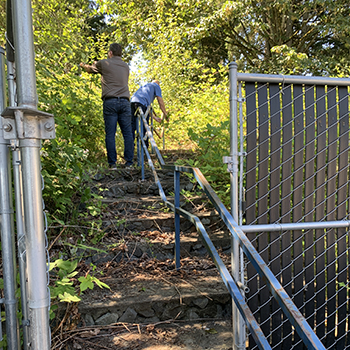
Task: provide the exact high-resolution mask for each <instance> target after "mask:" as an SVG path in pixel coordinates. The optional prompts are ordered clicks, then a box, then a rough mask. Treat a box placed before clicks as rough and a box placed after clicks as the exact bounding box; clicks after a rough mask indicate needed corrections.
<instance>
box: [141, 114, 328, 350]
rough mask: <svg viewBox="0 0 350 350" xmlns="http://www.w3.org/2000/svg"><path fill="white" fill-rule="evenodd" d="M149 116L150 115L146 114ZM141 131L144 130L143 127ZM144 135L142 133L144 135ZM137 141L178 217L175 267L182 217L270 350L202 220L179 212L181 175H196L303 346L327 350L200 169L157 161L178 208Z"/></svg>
mask: <svg viewBox="0 0 350 350" xmlns="http://www.w3.org/2000/svg"><path fill="white" fill-rule="evenodd" d="M139 115H140V117H141V119H142V121H143V123H141V125H142V126H143V127H145V129H146V137H148V139H149V141H150V143H151V147H152V149H153V150H154V151H155V152H156V154H157V157H158V155H160V152H159V150H158V148H157V145H156V143H155V141H154V138H153V135H152V132H151V130H150V128H149V126H148V124H147V121H146V118H145V115H144V114H143V112H142V110H141V109H139ZM146 115H147V114H146ZM141 131H142V127H141ZM141 135H143V133H141ZM138 139H139V140H140V141H141V144H142V148H143V149H144V150H145V153H146V156H147V158H148V164H149V165H150V167H151V169H152V171H153V174H154V177H155V181H156V184H157V186H158V189H159V193H160V196H161V198H162V200H163V201H164V202H165V204H166V205H167V207H168V208H170V209H171V210H172V211H173V212H174V213H175V261H176V267H177V268H179V258H180V257H179V253H180V247H179V243H180V225H179V224H180V222H179V217H180V215H181V216H183V217H184V218H186V219H187V220H189V221H190V222H192V223H193V224H194V225H195V226H196V229H197V232H198V233H199V234H200V235H201V237H202V239H203V241H204V244H205V246H206V248H207V251H208V253H209V255H210V256H211V258H212V259H213V261H214V263H215V265H216V267H217V268H218V270H219V273H220V276H221V278H222V279H223V282H224V284H225V286H226V288H227V289H228V291H229V293H230V295H231V297H232V299H233V300H234V302H235V304H236V306H237V308H238V309H239V311H240V314H241V315H242V317H243V319H244V320H245V322H246V325H247V327H248V329H249V331H250V332H251V334H252V337H253V338H254V340H255V342H256V344H257V345H258V347H259V348H260V349H271V347H270V345H269V343H268V341H267V339H266V337H265V336H264V334H263V332H262V330H261V328H260V326H259V324H258V323H257V321H256V320H255V318H254V315H253V314H252V312H251V310H250V309H249V307H248V305H247V303H246V301H245V298H244V296H243V295H242V294H241V292H240V289H239V288H238V286H237V283H236V282H235V281H234V279H233V277H232V276H231V274H230V273H229V271H228V270H227V268H226V266H225V265H224V264H223V262H222V260H221V258H220V256H219V254H218V252H217V250H216V248H215V246H214V245H213V243H212V241H211V240H210V238H209V235H208V233H207V232H206V230H205V228H204V226H203V224H202V223H201V221H200V219H199V218H198V217H197V216H195V215H193V214H191V213H189V212H187V211H185V210H183V209H182V208H180V201H179V193H180V177H179V173H180V172H186V173H191V174H193V175H194V177H195V179H196V180H197V182H198V183H199V185H200V186H201V187H202V189H203V190H204V192H205V193H206V195H207V196H208V198H209V199H210V201H211V202H212V204H213V205H214V207H215V209H216V210H217V212H218V213H219V216H220V217H221V219H222V220H223V221H224V223H225V224H226V226H227V228H228V229H229V231H230V232H231V234H232V237H233V238H234V239H235V240H236V241H237V242H238V243H239V245H240V247H241V248H242V250H243V251H244V253H245V254H246V256H247V257H248V259H249V260H250V261H251V262H252V264H253V266H254V267H255V269H256V270H257V272H258V274H259V276H260V277H262V278H263V279H264V280H265V281H266V284H267V287H268V288H269V290H270V292H271V294H272V295H273V297H274V298H275V299H276V301H277V303H278V304H279V306H280V307H281V309H282V311H283V312H284V314H285V315H286V316H287V317H288V319H289V321H290V322H291V324H292V325H293V327H294V328H295V330H296V331H297V333H298V335H299V336H300V338H301V339H302V341H303V342H304V344H305V345H306V346H307V348H308V349H313V350H325V347H324V345H323V344H322V342H321V341H320V340H319V338H318V337H317V336H316V334H315V333H314V331H313V330H312V328H311V327H310V325H309V324H308V323H307V321H306V319H305V318H304V316H303V315H302V314H301V313H300V311H299V310H298V309H297V307H296V306H295V304H294V303H293V301H292V299H291V298H290V297H289V295H288V294H287V292H286V291H285V290H284V289H283V287H282V286H281V284H280V283H279V281H278V280H277V278H276V277H275V276H274V275H273V273H272V272H271V270H270V269H269V267H268V266H267V265H266V263H265V262H264V260H263V259H262V258H261V256H260V255H259V253H258V252H257V250H256V249H255V248H254V246H253V245H252V243H251V242H250V241H249V239H248V238H247V236H246V235H245V234H244V232H243V231H242V229H241V228H240V227H239V225H238V224H237V222H235V220H234V219H233V217H232V215H231V214H230V213H229V211H228V210H227V209H226V207H225V206H224V204H223V203H222V202H221V200H220V199H219V197H218V196H217V194H216V193H215V191H214V190H213V189H212V187H211V186H210V184H209V183H208V181H207V180H206V178H205V177H204V175H203V174H202V172H201V171H200V170H199V169H198V168H192V167H183V166H175V165H167V164H165V163H164V160H163V158H162V157H161V155H160V157H159V158H158V161H159V163H160V165H161V168H162V169H169V170H173V171H174V177H175V181H174V187H175V205H173V204H172V203H170V202H169V201H168V200H167V199H166V196H165V194H164V191H163V188H162V186H161V183H160V181H159V178H158V175H157V172H156V170H155V168H154V165H153V162H152V159H151V157H150V155H149V152H148V150H147V148H146V145H145V142H144V139H143V138H142V137H138ZM141 162H142V163H143V157H142V159H141Z"/></svg>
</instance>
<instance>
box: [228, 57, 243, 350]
mask: <svg viewBox="0 0 350 350" xmlns="http://www.w3.org/2000/svg"><path fill="white" fill-rule="evenodd" d="M229 70H230V158H229V160H228V161H227V163H228V171H229V172H230V178H231V214H232V217H233V219H234V220H235V221H236V222H238V219H239V217H238V212H239V207H238V116H237V64H236V63H235V62H231V63H230V64H229ZM231 266H232V275H233V278H234V280H235V281H236V283H238V282H240V248H239V244H238V242H237V241H235V240H234V239H233V237H232V238H231ZM232 320H233V349H234V350H242V349H245V324H244V321H243V319H242V317H241V315H240V313H239V311H238V308H237V307H236V306H235V304H234V303H232Z"/></svg>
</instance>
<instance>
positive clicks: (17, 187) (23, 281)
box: [6, 0, 30, 350]
mask: <svg viewBox="0 0 350 350" xmlns="http://www.w3.org/2000/svg"><path fill="white" fill-rule="evenodd" d="M6 28H7V43H6V58H7V87H8V100H9V105H10V106H11V107H14V106H16V83H15V48H14V39H13V25H12V0H8V1H7V23H6ZM10 143H11V149H12V166H13V183H14V193H15V212H16V232H17V254H18V267H19V277H20V289H21V309H22V330H23V349H24V350H27V349H28V346H29V344H30V340H29V330H28V326H29V312H28V300H27V270H26V268H27V266H26V257H25V250H26V247H25V233H24V217H23V212H24V210H23V194H22V174H21V155H20V150H19V142H18V140H17V139H15V140H11V142H10Z"/></svg>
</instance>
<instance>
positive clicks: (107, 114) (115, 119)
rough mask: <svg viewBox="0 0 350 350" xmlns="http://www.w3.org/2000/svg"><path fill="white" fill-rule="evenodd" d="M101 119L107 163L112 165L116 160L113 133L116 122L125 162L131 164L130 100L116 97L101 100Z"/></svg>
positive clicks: (132, 149)
mask: <svg viewBox="0 0 350 350" xmlns="http://www.w3.org/2000/svg"><path fill="white" fill-rule="evenodd" d="M103 119H104V121H105V132H106V148H107V159H108V164H110V165H114V164H115V163H116V161H117V151H116V148H115V134H116V131H117V124H119V127H120V130H121V132H122V134H123V138H124V159H125V162H126V163H125V164H126V165H132V163H133V158H134V141H133V137H132V131H131V109H130V102H129V101H128V100H126V99H121V98H118V97H115V98H110V99H107V100H105V101H103Z"/></svg>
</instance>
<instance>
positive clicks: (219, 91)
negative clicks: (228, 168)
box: [0, 0, 350, 217]
mask: <svg viewBox="0 0 350 350" xmlns="http://www.w3.org/2000/svg"><path fill="white" fill-rule="evenodd" d="M32 6H33V26H34V45H35V53H36V57H35V60H36V72H37V86H38V95H39V96H38V100H39V108H40V109H42V110H44V111H47V112H50V113H53V114H54V116H55V121H56V135H57V137H56V139H55V140H53V141H50V142H44V143H43V151H42V161H43V169H44V175H45V178H46V179H47V186H46V189H45V195H46V197H47V201H48V202H49V207H50V205H51V208H53V209H52V210H53V212H55V211H57V212H58V213H59V214H60V215H61V217H62V216H63V217H64V215H68V214H69V213H70V212H71V210H73V209H72V208H73V206H74V205H73V204H72V203H73V202H74V201H73V202H72V198H73V197H74V196H75V195H76V191H77V188H81V183H82V181H83V178H84V173H86V169H87V168H89V166H90V164H91V166H93V165H94V166H95V165H96V164H99V163H101V162H102V160H104V132H103V118H102V104H101V100H100V94H101V90H100V82H99V77H98V76H91V75H88V74H87V73H85V72H82V71H81V70H80V68H79V63H80V62H87V63H91V62H93V61H95V60H98V59H101V58H105V57H106V55H107V50H108V46H109V44H110V43H111V42H119V43H121V44H122V46H123V47H124V53H123V59H124V60H125V61H126V62H128V63H129V64H131V63H132V66H133V67H134V68H133V70H132V74H131V79H130V90H131V93H133V92H135V91H136V89H137V88H138V86H139V84H140V83H141V82H146V81H150V80H151V79H154V78H157V79H158V80H159V81H160V82H161V87H162V93H163V98H164V101H165V103H166V107H167V109H168V110H169V111H170V122H169V123H168V124H167V125H166V129H167V130H166V135H167V137H166V146H167V147H168V148H169V147H197V148H198V149H199V150H200V151H202V155H203V158H202V161H203V162H210V161H211V162H212V166H213V167H222V162H221V160H222V157H221V155H222V154H223V153H225V152H226V154H228V139H229V135H228V128H227V121H228V116H229V91H228V63H229V62H230V61H233V60H234V61H236V62H237V63H238V67H239V70H240V71H243V72H254V73H280V74H314V75H327V76H334V77H344V76H349V72H350V67H349V61H350V57H349V56H350V50H349V48H350V24H349V21H348V18H349V14H350V4H349V3H348V1H345V0H332V1H331V0H324V1H320V0H310V1H304V0H303V1H296V0H292V1H291V0H267V1H255V0H240V1H223V0H140V1H126V0H120V1H111V0H96V1H88V2H86V1H83V0H68V1H65V2H57V1H56V0H45V1H41V0H34V1H33V3H32ZM1 7H2V9H3V11H1V15H0V21H1V24H2V25H1V26H0V28H1V29H0V36H1V42H2V45H6V35H5V32H6V16H5V13H6V11H5V9H6V3H5V2H4V1H2V2H1ZM140 57H141V59H139V60H138V61H136V62H135V59H136V58H140ZM118 142H119V146H120V147H121V146H122V144H121V143H122V141H121V140H120V138H119V139H118ZM209 144H210V146H208V145H209ZM226 150H227V151H226ZM215 155H216V156H215ZM215 157H216V159H215ZM219 159H221V160H220V162H219ZM219 163H220V164H219ZM77 196H78V197H79V198H84V196H85V197H89V193H87V192H86V193H85V192H80V193H79V194H78V195H77ZM54 198H60V200H58V201H57V200H56V201H54V200H53V199H54Z"/></svg>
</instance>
